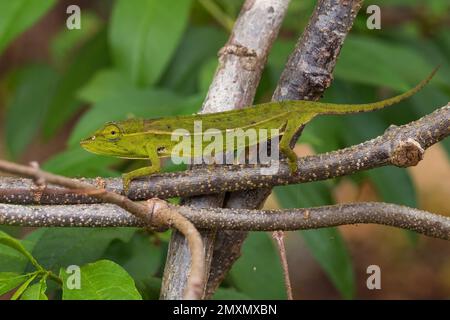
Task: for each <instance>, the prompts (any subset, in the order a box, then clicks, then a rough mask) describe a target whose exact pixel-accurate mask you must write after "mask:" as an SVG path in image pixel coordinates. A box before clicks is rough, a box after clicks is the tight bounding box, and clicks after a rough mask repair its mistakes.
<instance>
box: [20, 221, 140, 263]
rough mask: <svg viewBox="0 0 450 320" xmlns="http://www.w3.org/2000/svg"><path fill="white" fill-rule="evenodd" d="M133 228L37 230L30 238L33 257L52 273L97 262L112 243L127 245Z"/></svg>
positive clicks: (133, 230)
mask: <svg viewBox="0 0 450 320" xmlns="http://www.w3.org/2000/svg"><path fill="white" fill-rule="evenodd" d="M135 231H136V229H133V228H41V229H38V230H36V231H34V232H33V233H31V234H30V235H28V236H27V239H30V240H31V239H32V241H33V242H34V243H35V245H34V248H33V251H32V253H33V256H34V257H36V259H37V260H38V261H39V262H40V263H41V265H42V266H44V267H45V268H46V269H47V270H52V271H54V272H56V271H58V270H59V269H60V268H61V267H64V266H69V265H79V266H81V265H83V264H85V263H88V262H92V261H95V260H96V259H99V258H100V257H101V256H102V255H103V253H104V252H105V250H106V248H107V247H108V246H109V244H110V243H111V242H112V241H113V240H114V239H121V240H122V241H129V239H130V238H131V237H132V235H133V234H134V233H135Z"/></svg>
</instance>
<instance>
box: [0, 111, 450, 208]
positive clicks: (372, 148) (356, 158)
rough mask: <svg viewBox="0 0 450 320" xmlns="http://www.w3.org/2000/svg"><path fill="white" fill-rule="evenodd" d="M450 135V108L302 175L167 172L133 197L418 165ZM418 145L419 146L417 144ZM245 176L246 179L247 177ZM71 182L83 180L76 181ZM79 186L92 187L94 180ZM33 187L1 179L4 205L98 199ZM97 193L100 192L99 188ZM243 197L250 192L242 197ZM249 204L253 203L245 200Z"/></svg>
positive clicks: (225, 169)
mask: <svg viewBox="0 0 450 320" xmlns="http://www.w3.org/2000/svg"><path fill="white" fill-rule="evenodd" d="M449 135H450V104H448V105H447V106H444V107H442V108H440V109H437V110H436V111H434V112H433V113H431V114H429V115H426V116H424V117H422V118H421V119H419V120H417V121H414V122H411V123H408V124H406V125H402V126H398V127H397V126H391V127H389V129H387V130H386V132H385V133H384V134H383V135H381V136H379V137H377V138H375V139H372V140H369V141H366V142H364V143H362V144H359V145H355V146H352V147H348V148H345V149H341V150H338V151H333V152H329V153H325V154H318V155H314V156H307V157H303V158H300V159H299V160H298V168H299V169H298V174H295V175H292V174H291V173H290V172H289V170H288V168H287V165H286V163H285V162H284V161H281V163H280V172H279V173H278V174H276V175H261V170H260V168H259V167H258V166H256V167H255V166H220V167H215V168H212V169H211V168H196V169H193V170H190V171H182V172H174V173H164V174H158V175H153V176H151V177H148V178H144V179H141V180H136V181H133V182H132V184H131V189H130V195H129V197H130V198H131V199H132V200H145V199H149V198H151V197H158V198H162V199H165V198H170V197H175V196H187V195H199V194H211V193H218V192H224V191H242V190H246V189H247V190H249V189H255V188H267V187H272V186H276V185H287V184H296V183H305V182H310V181H318V180H326V179H331V178H335V177H340V176H346V175H350V174H353V173H356V172H359V171H363V170H368V169H372V168H377V167H381V166H386V165H397V166H402V167H405V166H410V165H416V164H417V162H418V161H419V160H420V159H421V156H422V155H423V151H424V150H426V149H427V148H429V147H430V146H432V145H433V144H435V143H437V142H439V141H441V140H443V139H444V138H446V137H448V136H449ZM416 142H417V143H416ZM243 177H245V178H243ZM72 181H79V180H76V179H72ZM80 181H81V182H86V183H90V184H94V183H95V180H90V179H83V180H80ZM104 182H105V189H106V190H108V191H114V192H119V193H120V192H121V191H122V181H121V180H120V179H115V178H113V179H104ZM33 186H34V184H33V182H32V181H31V180H27V179H20V178H6V177H2V178H0V202H4V203H17V204H79V203H95V202H98V200H97V198H94V197H92V196H86V195H85V194H82V193H79V192H73V191H70V190H67V189H63V188H57V187H54V186H51V185H49V186H47V188H46V189H45V190H40V192H41V194H40V197H39V199H36V197H35V192H36V191H35V189H33ZM97 190H98V189H97ZM240 194H241V195H246V193H242V192H240ZM246 200H247V202H248V201H250V199H248V198H247V199H246Z"/></svg>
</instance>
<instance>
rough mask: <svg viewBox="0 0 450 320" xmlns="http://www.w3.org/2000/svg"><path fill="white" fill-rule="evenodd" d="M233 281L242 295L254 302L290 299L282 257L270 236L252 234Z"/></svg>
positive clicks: (232, 278) (233, 274) (263, 233)
mask: <svg viewBox="0 0 450 320" xmlns="http://www.w3.org/2000/svg"><path fill="white" fill-rule="evenodd" d="M230 278H231V281H232V282H233V285H234V287H236V289H237V290H238V291H239V292H241V293H243V294H245V295H248V296H249V297H250V298H252V299H286V290H285V287H284V278H283V270H282V268H281V264H280V258H279V255H278V252H277V249H276V248H275V245H274V243H273V241H272V239H271V238H270V235H269V234H268V233H265V232H252V233H250V235H249V236H248V237H247V239H246V240H245V242H244V246H243V248H242V256H241V257H240V258H239V260H237V261H236V263H235V264H234V266H233V268H232V269H231V271H230Z"/></svg>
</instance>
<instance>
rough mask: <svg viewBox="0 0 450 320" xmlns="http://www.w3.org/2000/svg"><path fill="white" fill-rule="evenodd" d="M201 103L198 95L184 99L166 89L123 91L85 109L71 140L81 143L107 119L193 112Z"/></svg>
mask: <svg viewBox="0 0 450 320" xmlns="http://www.w3.org/2000/svg"><path fill="white" fill-rule="evenodd" d="M199 105H200V97H199V96H193V97H189V98H183V97H180V96H177V95H175V94H174V93H173V92H171V91H167V90H163V89H146V90H138V89H133V90H130V91H122V92H119V93H118V94H116V95H114V96H111V97H110V98H107V99H105V100H102V101H100V102H98V103H96V104H95V105H94V106H93V107H92V108H91V109H90V110H89V111H88V112H86V113H85V114H84V115H83V116H82V117H81V119H80V120H79V121H78V123H77V125H76V126H75V129H74V130H73V132H72V134H71V136H70V138H69V142H68V143H69V145H71V146H75V145H79V143H80V140H82V139H84V138H86V137H87V136H88V135H90V134H92V132H94V131H95V130H97V129H99V128H100V127H101V126H102V125H103V124H105V123H106V122H108V121H119V120H125V119H127V118H132V117H136V118H155V117H162V116H169V115H176V114H192V113H193V112H195V111H196V110H198V107H199Z"/></svg>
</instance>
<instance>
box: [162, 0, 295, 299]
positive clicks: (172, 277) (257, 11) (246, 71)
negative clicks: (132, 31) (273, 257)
mask: <svg viewBox="0 0 450 320" xmlns="http://www.w3.org/2000/svg"><path fill="white" fill-rule="evenodd" d="M288 3H289V0H247V1H245V3H244V5H243V7H242V10H241V12H240V15H239V17H238V19H237V20H236V23H235V25H234V27H233V30H232V34H231V35H230V38H229V40H228V42H227V43H226V45H225V46H224V47H223V48H222V49H221V50H220V52H219V67H218V69H217V70H216V74H215V76H214V79H213V81H212V83H211V85H210V88H209V91H208V95H207V97H206V99H205V102H204V104H203V106H202V110H201V112H202V113H212V112H220V111H226V110H231V109H239V108H243V107H245V106H248V105H251V104H252V102H253V97H254V95H255V92H256V88H257V86H258V83H259V80H260V78H261V74H262V70H263V68H264V65H265V63H266V60H267V55H268V52H269V50H270V48H271V46H272V43H273V41H274V40H275V38H276V36H277V34H278V31H279V28H280V26H281V22H282V21H283V18H284V15H285V13H286V10H287V6H288ZM184 203H186V204H189V205H191V206H194V207H197V208H211V207H220V206H222V204H223V194H221V195H216V196H214V195H209V196H200V197H194V198H190V199H186V200H184ZM202 235H203V241H204V245H205V250H206V252H205V256H206V268H205V270H206V272H207V273H209V266H210V261H211V259H212V254H213V244H214V239H215V232H214V230H212V231H205V232H202ZM189 263H190V255H189V252H188V248H187V245H186V243H185V241H184V239H183V237H182V236H180V235H179V234H178V233H177V232H174V233H173V236H172V239H171V241H170V246H169V252H168V256H167V261H166V266H165V270H164V276H163V283H162V288H161V296H160V297H161V299H180V298H181V297H182V293H183V291H184V288H185V285H186V279H187V266H188V265H189Z"/></svg>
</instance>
